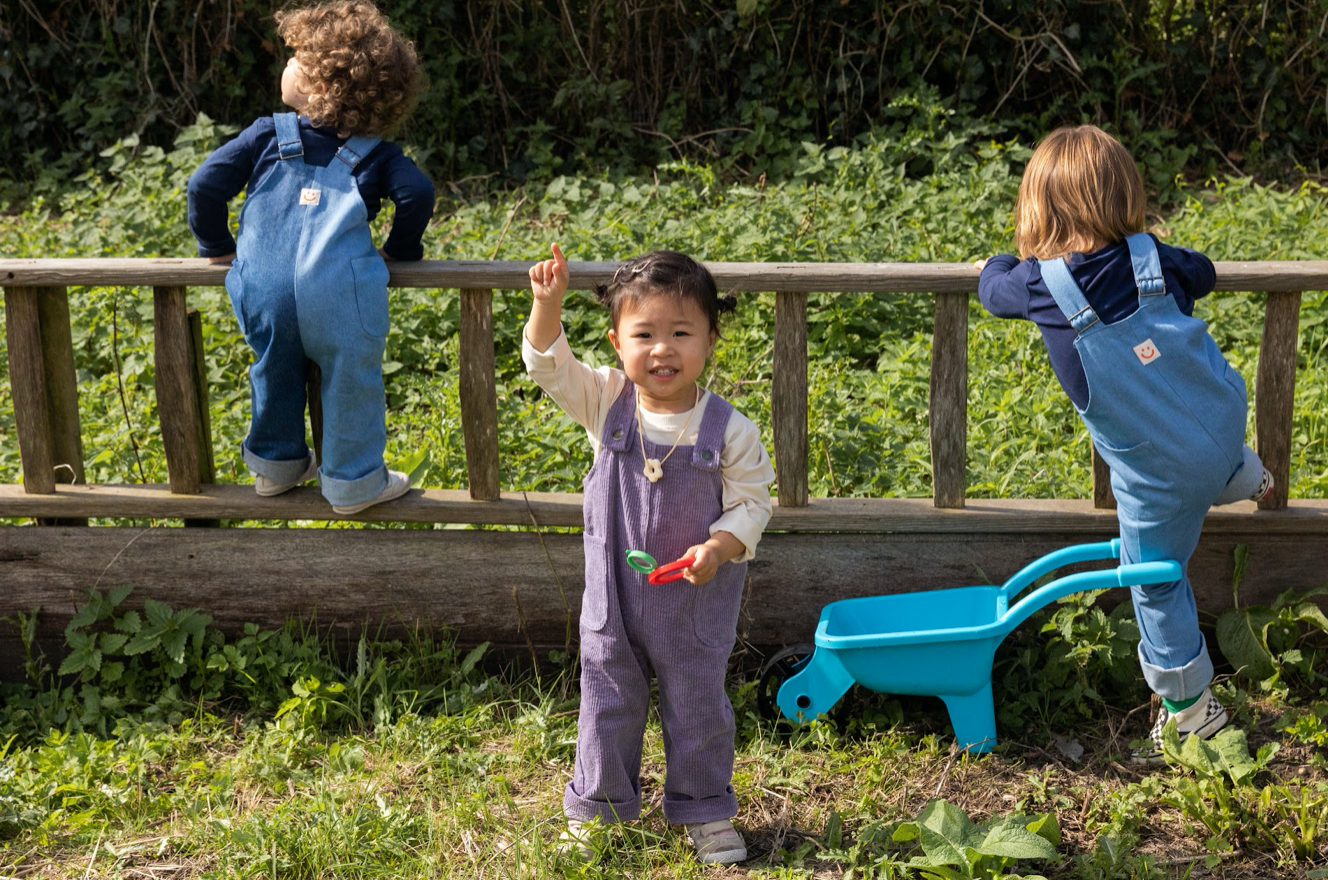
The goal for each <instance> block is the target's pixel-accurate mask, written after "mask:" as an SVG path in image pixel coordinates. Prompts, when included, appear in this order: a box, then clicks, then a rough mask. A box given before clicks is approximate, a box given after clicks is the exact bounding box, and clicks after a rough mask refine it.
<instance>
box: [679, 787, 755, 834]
mask: <svg viewBox="0 0 1328 880" xmlns="http://www.w3.org/2000/svg"><path fill="white" fill-rule="evenodd" d="M736 815H738V798H737V796H736V795H734V793H733V786H729V787H728V790H727V791H725V792H724V793H723V794H721V795H716V796H715V797H708V798H702V799H701V800H686V799H683V798H677V797H669V796H668V795H667V794H666V795H664V818H665V820H667V821H668V822H671V823H672V824H674V825H690V824H692V823H693V822H703V823H704V822H715V821H718V820H720V819H732V818H733V817H734V816H736Z"/></svg>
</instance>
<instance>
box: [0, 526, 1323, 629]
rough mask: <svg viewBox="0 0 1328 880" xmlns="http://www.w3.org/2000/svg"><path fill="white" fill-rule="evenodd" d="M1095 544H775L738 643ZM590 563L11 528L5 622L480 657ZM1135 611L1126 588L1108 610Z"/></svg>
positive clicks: (1214, 548) (325, 540) (1220, 591)
mask: <svg viewBox="0 0 1328 880" xmlns="http://www.w3.org/2000/svg"><path fill="white" fill-rule="evenodd" d="M926 503H927V505H928V506H930V502H929V501H927V502H926ZM956 515H958V516H964V515H965V514H962V513H957V512H956ZM1247 518H1248V519H1250V520H1254V519H1256V517H1247ZM1099 537H1100V536H1099V535H1098V534H1097V533H1096V532H1094V531H1090V532H1082V531H1074V530H1071V531H1065V532H1051V533H1047V532H1044V533H1041V534H1028V533H1017V534H1011V533H1004V534H1001V533H994V534H987V535H936V534H894V535H843V534H841V535H802V534H771V535H767V536H766V537H765V538H764V539H763V540H762V542H761V547H760V549H759V551H758V553H757V556H756V559H755V560H753V561H752V562H751V563H750V565H749V568H748V577H749V582H748V585H747V589H746V593H745V597H744V603H743V608H742V613H741V618H740V620H741V622H740V633H741V635H742V637H743V638H744V639H745V640H746V641H747V642H749V643H752V644H757V645H778V644H789V643H793V642H806V641H810V640H811V636H812V634H813V632H814V630H815V627H816V621H817V618H818V616H819V614H820V610H821V608H822V607H823V606H824V605H826V604H828V603H829V602H833V601H836V600H839V599H846V598H852V597H857V596H871V595H881V594H887V593H897V592H910V591H917V590H935V589H944V588H949V587H963V586H969V585H976V584H982V583H986V582H987V579H988V578H991V579H992V580H995V581H997V582H999V581H1001V580H1004V579H1005V578H1007V577H1009V576H1010V575H1011V574H1013V573H1014V572H1015V571H1017V570H1018V569H1019V568H1021V567H1022V566H1023V565H1025V564H1026V563H1028V562H1030V561H1032V560H1034V559H1036V558H1038V557H1039V556H1042V555H1044V554H1046V553H1048V552H1050V551H1052V550H1055V549H1058V548H1060V547H1063V546H1065V545H1067V544H1072V543H1077V542H1080V541H1091V540H1096V539H1097V538H1099ZM1248 537H1249V536H1247V535H1241V534H1227V535H1218V534H1209V533H1207V532H1206V533H1205V535H1204V538H1203V540H1202V541H1201V542H1200V544H1199V549H1198V550H1197V551H1196V553H1195V555H1194V557H1193V558H1192V559H1191V562H1190V569H1189V571H1190V576H1191V578H1192V580H1193V583H1194V586H1195V593H1196V600H1197V602H1198V605H1199V607H1200V608H1201V609H1203V610H1204V611H1205V612H1207V613H1209V614H1215V613H1217V612H1220V611H1221V610H1222V609H1224V608H1226V607H1228V606H1229V605H1230V603H1231V592H1230V587H1229V584H1230V583H1231V575H1232V565H1233V563H1232V560H1233V556H1234V553H1233V551H1234V548H1235V546H1236V544H1237V543H1240V542H1243V541H1245V540H1247V538H1248ZM581 547H582V542H581V538H580V536H578V535H571V534H544V535H542V536H541V535H538V534H536V533H534V532H494V531H470V530H454V529H446V530H428V531H420V530H409V531H408V530H400V529H352V530H346V529H335V530H328V529H235V528H229V529H180V528H83V529H77V530H75V529H68V528H48V529H32V528H8V529H0V581H2V582H3V583H4V584H5V589H4V590H3V591H0V615H13V614H14V613H15V612H17V611H29V610H31V609H33V608H37V607H41V608H42V609H43V613H42V615H41V616H40V618H39V623H40V630H41V633H40V634H42V635H46V636H55V637H58V635H59V633H60V631H61V630H62V628H63V627H64V625H65V623H66V622H67V621H68V619H69V616H70V615H71V613H72V610H73V608H74V607H75V606H76V605H77V604H79V603H81V602H82V601H83V599H84V596H85V590H86V589H87V588H89V587H91V586H93V585H94V584H95V585H97V586H98V588H99V589H101V590H107V589H110V588H111V587H113V586H117V585H120V584H133V585H135V591H134V593H133V594H132V596H131V597H130V598H129V600H128V601H127V603H126V607H141V605H142V603H143V601H144V600H145V599H148V598H153V599H157V600H160V601H162V602H165V603H167V604H169V605H171V606H172V607H174V608H186V607H193V608H199V609H201V610H203V611H204V612H206V613H207V614H209V615H211V616H212V617H213V619H214V621H215V622H216V624H217V625H218V626H220V627H221V628H223V629H224V630H226V631H229V632H232V633H234V632H238V631H239V630H240V628H241V627H242V625H243V624H245V623H256V624H259V625H260V626H263V627H278V626H281V625H283V624H284V623H285V622H286V621H287V620H288V619H291V618H299V619H303V620H314V621H316V622H317V624H318V625H320V626H327V627H336V628H338V629H340V630H341V631H347V630H349V631H350V632H352V633H358V632H360V631H361V629H362V628H367V629H368V631H370V632H383V631H384V630H380V628H379V626H380V624H385V626H386V630H385V631H386V632H390V633H402V632H408V631H410V630H411V629H413V628H415V627H416V626H417V625H418V624H423V625H425V626H427V627H433V628H442V627H446V628H448V629H450V630H453V631H455V632H456V633H457V634H458V636H459V638H460V639H462V640H463V641H467V642H471V643H474V642H478V641H482V640H490V641H494V642H498V643H508V644H521V643H524V641H525V639H526V638H527V637H529V639H530V640H531V641H532V642H534V643H535V644H539V645H562V644H563V642H564V638H565V636H566V633H567V628H568V622H569V621H571V622H572V624H573V627H572V628H573V631H575V625H574V624H575V621H576V619H577V614H578V613H579V607H580V597H581V592H582V585H583V572H584V564H583V559H582V551H581ZM1249 551H1250V557H1249V566H1248V568H1247V570H1246V574H1245V580H1244V582H1243V583H1242V586H1241V600H1242V601H1243V602H1246V603H1249V604H1258V603H1268V602H1270V601H1271V600H1272V599H1273V598H1274V597H1276V596H1277V595H1278V594H1280V593H1281V592H1282V591H1283V590H1285V589H1288V588H1295V589H1301V590H1304V589H1308V588H1310V587H1312V586H1315V585H1317V584H1319V583H1321V582H1322V579H1323V564H1322V560H1323V559H1324V558H1325V557H1328V535H1325V534H1324V533H1322V532H1321V533H1319V534H1318V535H1316V536H1314V537H1312V538H1309V537H1306V536H1303V535H1276V536H1257V540H1253V541H1250V542H1249ZM238 559H243V560H244V564H243V565H237V564H236V560H238ZM560 584H561V586H560ZM1128 595H1129V594H1128V592H1127V591H1126V590H1125V589H1123V588H1122V589H1119V590H1114V591H1111V592H1110V593H1109V594H1108V597H1107V598H1108V599H1110V600H1114V601H1128ZM518 601H519V602H520V607H521V614H520V615H518V614H517V612H516V603H517V602H518ZM522 620H524V622H525V630H524V631H523V630H522V629H521V621H522ZM942 624H943V621H938V626H940V625H942Z"/></svg>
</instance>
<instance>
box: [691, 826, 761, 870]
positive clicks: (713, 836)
mask: <svg viewBox="0 0 1328 880" xmlns="http://www.w3.org/2000/svg"><path fill="white" fill-rule="evenodd" d="M687 836H688V837H690V838H691V839H692V846H694V847H696V858H697V860H698V861H701V862H703V863H705V864H707V865H731V864H733V863H734V862H741V861H743V860H744V859H746V858H747V844H745V843H743V841H742V835H741V834H739V833H738V830H737V829H736V828H734V827H733V823H732V822H730V821H729V820H728V819H716V820H715V821H714V822H693V823H691V824H689V825H687Z"/></svg>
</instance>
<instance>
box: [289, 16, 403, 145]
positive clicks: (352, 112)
mask: <svg viewBox="0 0 1328 880" xmlns="http://www.w3.org/2000/svg"><path fill="white" fill-rule="evenodd" d="M276 19H277V33H278V34H280V35H281V38H282V39H283V40H285V41H286V45H288V46H290V47H291V49H292V50H293V51H294V53H295V60H296V61H298V62H299V63H300V67H301V68H302V69H303V70H304V74H305V76H306V77H308V80H309V83H310V86H311V93H310V95H309V103H308V104H307V105H306V106H305V108H304V112H305V113H306V114H307V115H308V116H309V120H310V121H311V122H312V123H313V124H314V125H320V126H329V127H331V128H335V129H336V130H337V133H338V134H340V135H342V136H343V137H344V136H350V135H357V134H368V135H380V136H381V135H385V134H389V133H390V132H392V131H394V130H395V129H396V127H397V126H398V125H400V124H401V122H402V121H403V120H404V119H405V118H406V117H407V116H408V115H409V114H410V112H411V110H413V109H414V108H415V104H416V103H417V102H418V100H419V96H420V94H421V93H422V92H423V91H424V89H425V86H426V80H425V77H424V72H423V71H422V70H420V66H419V60H418V59H417V58H416V56H415V46H414V45H413V44H412V43H411V42H410V41H409V40H407V39H405V38H403V37H402V36H401V35H400V34H398V33H397V32H396V31H394V30H393V29H392V27H391V25H389V24H388V22H387V17H386V16H385V15H383V14H382V13H381V12H379V11H378V8H377V7H375V6H374V5H373V4H372V3H367V2H364V0H339V2H331V3H319V4H317V5H314V6H305V7H301V8H299V9H292V10H287V11H283V12H278V13H277V14H276Z"/></svg>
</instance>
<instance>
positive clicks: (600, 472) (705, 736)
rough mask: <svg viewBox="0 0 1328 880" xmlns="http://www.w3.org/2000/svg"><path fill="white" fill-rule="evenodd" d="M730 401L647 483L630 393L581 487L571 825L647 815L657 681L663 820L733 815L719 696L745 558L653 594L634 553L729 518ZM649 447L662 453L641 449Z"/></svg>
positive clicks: (677, 553) (672, 554) (682, 540)
mask: <svg viewBox="0 0 1328 880" xmlns="http://www.w3.org/2000/svg"><path fill="white" fill-rule="evenodd" d="M732 412H733V407H732V406H730V405H729V403H728V402H727V401H725V400H723V399H722V398H720V397H717V396H715V395H713V394H712V395H708V397H707V402H706V404H705V410H704V414H703V415H702V417H701V427H700V429H699V432H698V434H697V438H696V445H695V446H679V447H678V448H677V449H676V450H674V453H673V455H672V456H670V457H669V458H668V460H667V461H665V462H664V476H663V477H662V478H661V479H660V481H659V482H657V483H651V482H650V481H649V480H647V479H646V477H645V475H644V474H643V473H642V461H641V443H640V441H639V440H638V439H637V436H638V434H637V427H636V419H635V414H636V386H634V385H632V384H631V383H628V384H627V387H626V388H624V389H623V392H622V393H621V394H620V395H619V396H618V399H617V400H616V401H614V403H613V406H612V407H611V408H610V410H609V417H608V419H607V420H606V421H605V423H604V431H603V435H602V438H601V439H602V445H601V446H600V450H599V454H598V455H597V456H595V464H594V466H592V467H591V469H590V473H589V474H587V475H586V479H585V523H586V531H585V554H586V590H585V594H584V596H583V597H582V599H581V714H580V718H579V719H578V722H577V739H576V768H575V772H574V775H573V778H572V781H571V782H570V783H568V785H567V790H566V793H565V794H564V796H563V811H564V813H566V815H567V817H568V818H569V819H581V820H586V819H591V818H594V817H596V816H598V817H600V818H601V819H603V820H605V821H608V822H618V821H629V820H632V819H635V818H637V816H638V815H640V812H641V782H640V778H639V774H640V769H641V745H642V743H641V739H642V736H643V735H644V733H645V726H646V714H647V711H648V710H649V707H650V678H651V673H652V672H653V673H654V675H655V678H656V680H657V681H658V684H659V715H660V725H661V727H662V728H663V730H664V756H665V762H666V773H665V779H664V817H665V819H667V820H668V821H669V822H673V823H675V824H677V823H691V822H712V821H714V820H716V819H728V818H730V817H732V816H734V815H736V814H737V812H738V802H737V799H736V798H735V797H734V794H733V787H732V785H731V784H730V783H731V781H732V777H733V736H734V730H735V727H734V721H733V706H732V705H731V704H730V703H729V699H728V695H727V694H726V693H725V692H724V677H725V674H726V672H727V671H728V660H729V654H730V653H731V652H732V650H733V642H734V640H735V638H736V637H737V626H738V609H739V606H740V604H741V602H742V588H743V584H744V582H745V580H746V575H747V563H745V562H730V563H727V564H725V565H721V566H720V567H719V570H718V571H717V572H716V573H715V576H714V577H713V578H711V579H710V580H709V581H708V582H707V583H705V584H702V585H701V586H697V585H695V584H693V583H691V582H690V581H687V580H680V581H673V582H672V583H667V584H660V585H658V586H652V585H651V584H649V583H647V581H646V576H645V575H643V574H641V573H640V572H637V571H634V570H632V569H631V568H630V567H629V566H628V565H627V555H626V554H627V551H628V550H644V551H646V552H647V553H649V554H650V555H651V556H653V557H654V558H655V559H656V560H658V561H659V562H660V564H661V565H662V564H664V563H666V562H672V561H673V560H675V559H678V558H679V557H681V556H682V554H683V552H684V551H686V550H687V548H688V547H692V546H694V545H696V544H703V543H705V541H706V540H707V539H708V538H709V537H710V524H711V523H713V522H715V520H717V519H719V517H720V515H721V514H722V513H723V485H722V483H721V476H720V470H719V460H720V453H721V452H722V451H723V448H724V428H725V426H726V425H727V424H728V421H729V417H730V415H731V414H732ZM646 452H647V453H648V454H649V455H650V456H652V457H654V458H663V457H664V455H665V454H666V453H667V452H668V449H666V448H664V447H662V446H659V445H658V444H655V443H651V442H650V441H648V440H647V441H646Z"/></svg>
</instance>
